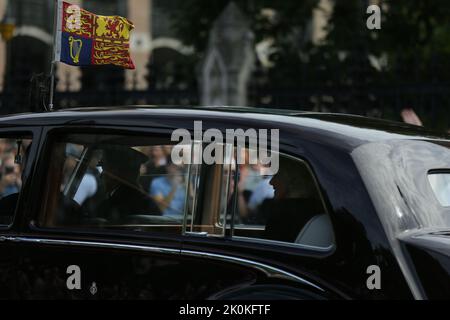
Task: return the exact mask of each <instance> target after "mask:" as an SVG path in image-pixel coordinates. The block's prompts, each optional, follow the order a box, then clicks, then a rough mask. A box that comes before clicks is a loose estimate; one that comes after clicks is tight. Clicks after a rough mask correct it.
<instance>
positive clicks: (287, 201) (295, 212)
mask: <svg viewBox="0 0 450 320" xmlns="http://www.w3.org/2000/svg"><path fill="white" fill-rule="evenodd" d="M270 184H271V185H272V187H273V189H274V199H269V200H266V201H265V202H264V203H263V205H262V206H261V210H260V211H261V214H262V215H264V216H266V217H267V223H266V231H265V238H266V239H268V240H275V241H282V242H289V243H294V242H295V241H296V239H297V236H298V235H299V233H300V231H301V230H302V229H303V227H304V226H305V225H306V224H307V222H308V221H310V220H311V218H313V217H314V216H316V215H320V214H323V213H324V212H323V206H322V204H321V201H320V199H318V198H317V195H316V194H317V192H316V187H315V184H314V181H313V179H312V177H311V174H310V173H309V172H308V169H307V168H306V167H305V165H304V164H302V163H299V162H295V161H292V160H290V159H285V158H280V169H279V171H278V173H277V174H276V175H275V176H273V178H272V179H271V180H270Z"/></svg>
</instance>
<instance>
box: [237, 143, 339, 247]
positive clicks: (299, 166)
mask: <svg viewBox="0 0 450 320" xmlns="http://www.w3.org/2000/svg"><path fill="white" fill-rule="evenodd" d="M245 152H247V153H248V150H247V151H245ZM246 156H247V157H248V154H247V155H246ZM238 178H239V183H238V186H237V199H235V207H234V208H235V210H234V230H233V232H234V236H235V237H245V238H255V239H262V240H271V241H280V242H285V243H291V244H300V245H307V246H314V247H323V248H329V247H330V246H332V245H333V244H334V233H333V229H332V225H331V221H330V218H329V215H328V214H327V211H326V209H325V206H324V204H323V201H322V198H321V196H320V193H319V190H318V188H317V185H316V183H315V180H314V177H313V176H312V173H311V171H310V170H309V168H308V166H307V165H306V163H304V162H303V161H300V160H297V159H293V158H290V157H287V156H283V155H280V165H279V171H278V173H276V174H275V175H270V170H269V168H268V167H266V166H264V165H262V164H245V165H240V167H239V177H238Z"/></svg>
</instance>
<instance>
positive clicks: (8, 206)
mask: <svg viewBox="0 0 450 320" xmlns="http://www.w3.org/2000/svg"><path fill="white" fill-rule="evenodd" d="M39 135H40V129H39V128H23V129H11V128H8V129H3V128H2V129H0V287H1V288H2V290H0V299H15V298H17V297H18V295H19V288H18V276H19V274H18V272H17V271H18V270H17V265H18V258H19V256H18V252H17V243H16V238H17V237H18V236H19V228H20V223H21V219H22V216H23V212H24V209H25V208H26V206H27V195H28V193H29V191H30V189H29V185H30V179H29V177H30V176H31V173H32V168H33V164H34V158H35V154H36V150H37V145H38V142H39Z"/></svg>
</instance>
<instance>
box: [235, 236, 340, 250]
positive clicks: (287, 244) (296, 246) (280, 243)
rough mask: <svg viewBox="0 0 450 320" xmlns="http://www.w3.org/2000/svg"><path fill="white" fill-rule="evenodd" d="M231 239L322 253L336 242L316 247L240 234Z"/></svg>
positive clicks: (331, 248) (330, 248)
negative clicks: (241, 235)
mask: <svg viewBox="0 0 450 320" xmlns="http://www.w3.org/2000/svg"><path fill="white" fill-rule="evenodd" d="M233 240H237V241H242V242H250V243H256V244H262V245H264V244H265V245H275V246H279V247H289V248H294V249H305V250H310V251H314V252H323V253H330V252H332V251H333V250H334V249H336V244H334V243H333V244H332V245H330V246H328V247H317V246H309V245H305V244H301V243H291V242H283V241H276V240H268V239H258V238H250V237H240V236H233Z"/></svg>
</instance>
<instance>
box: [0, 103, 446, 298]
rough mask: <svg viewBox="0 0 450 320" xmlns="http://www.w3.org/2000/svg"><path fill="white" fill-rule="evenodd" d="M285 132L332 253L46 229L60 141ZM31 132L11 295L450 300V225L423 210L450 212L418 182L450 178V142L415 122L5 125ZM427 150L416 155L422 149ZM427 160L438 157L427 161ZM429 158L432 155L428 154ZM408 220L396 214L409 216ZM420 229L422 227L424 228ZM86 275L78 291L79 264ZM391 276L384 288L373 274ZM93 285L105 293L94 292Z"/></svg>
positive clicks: (246, 112) (141, 116)
mask: <svg viewBox="0 0 450 320" xmlns="http://www.w3.org/2000/svg"><path fill="white" fill-rule="evenodd" d="M195 120H202V121H203V126H204V129H205V130H206V129H208V128H217V129H220V130H222V131H225V130H226V129H236V128H242V129H244V130H245V129H247V128H255V129H258V128H264V129H279V130H280V150H281V151H282V152H284V153H286V154H289V155H292V156H294V157H298V158H300V159H303V160H304V161H306V162H307V163H308V164H309V165H310V167H311V169H312V171H313V172H314V175H315V177H316V179H317V182H318V185H319V187H320V190H321V192H322V193H323V195H324V201H325V203H326V206H327V209H328V211H329V212H330V216H331V220H332V224H333V229H334V232H335V235H336V246H335V248H333V250H330V251H320V250H318V251H316V250H308V249H305V248H301V247H294V246H292V247H289V246H279V245H276V244H273V245H271V244H268V243H258V242H257V241H242V240H236V239H232V238H231V237H227V236H225V237H222V238H217V237H215V238H209V237H195V236H189V235H167V236H165V235H161V234H158V235H153V234H136V233H133V232H116V233H111V232H109V233H108V232H101V231H98V232H95V231H93V232H81V231H78V232H77V231H73V230H63V229H55V230H50V229H44V228H39V227H38V226H37V225H36V223H35V221H36V219H37V218H36V217H37V215H38V211H39V208H40V205H41V200H42V197H43V195H42V190H44V188H43V186H44V185H45V183H46V180H45V179H46V175H47V169H48V168H47V166H46V164H47V163H48V160H49V159H48V152H47V150H48V149H47V148H48V143H49V141H48V137H49V135H51V134H52V133H53V134H55V133H63V132H64V133H67V132H69V133H70V132H98V131H108V132H117V133H139V134H142V133H158V134H164V135H170V133H171V132H172V131H173V130H175V129H178V128H185V129H187V130H190V131H192V130H193V125H194V121H195ZM24 132H26V133H32V135H33V142H34V143H33V145H32V149H31V152H30V155H29V160H28V162H27V168H26V169H25V181H24V182H25V183H24V187H23V191H22V193H21V196H20V200H19V204H18V207H17V211H16V215H15V219H14V223H13V224H12V225H11V226H10V227H7V228H6V227H4V228H1V229H0V269H1V270H0V275H1V276H0V283H1V284H2V286H3V288H4V289H2V290H1V291H0V297H1V298H13V299H15V298H19V299H21V298H25V299H30V298H31V299H35V298H49V299H53V298H56V299H59V298H63V299H64V298H75V299H79V298H81V299H94V298H95V299H97V298H98V299H114V298H119V299H122V298H124V299H266V298H267V299H412V298H417V299H424V298H444V299H445V298H448V297H450V236H449V233H450V228H445V225H443V226H442V228H439V227H433V228H424V227H423V223H421V222H420V221H418V219H417V215H419V216H420V215H424V214H425V213H424V211H426V210H433V211H439V212H441V211H442V212H443V214H446V215H448V216H450V208H445V207H441V206H440V205H439V203H437V201H436V199H435V198H433V196H432V193H431V191H430V190H429V189H430V188H429V186H428V185H426V184H425V183H423V184H422V182H423V181H422V179H418V178H417V177H418V176H421V175H425V176H426V174H427V173H428V172H429V171H430V170H435V169H442V170H449V169H450V158H445V156H448V154H450V153H447V154H446V155H445V154H444V157H443V154H440V153H439V150H440V149H439V150H435V146H437V147H436V148H445V149H446V148H448V147H449V146H450V140H449V139H450V137H448V136H445V135H441V136H439V135H437V134H435V133H432V132H428V131H426V130H424V129H421V128H416V127H412V126H408V125H403V124H398V123H392V122H385V121H380V120H373V119H366V118H362V117H356V116H343V115H331V114H315V113H303V114H302V113H295V112H289V111H286V112H283V113H280V112H278V113H277V112H271V111H269V110H265V111H263V112H261V111H258V110H257V109H232V108H214V109H212V108H209V109H208V108H204V109H201V108H196V109H183V108H121V109H111V108H109V109H79V110H67V111H60V112H54V113H45V114H31V115H17V116H11V117H6V118H3V119H0V134H4V135H6V134H14V133H24ZM415 151H417V153H415ZM425 151H426V152H425ZM424 154H426V155H427V157H425V156H423V157H422V155H424ZM400 211H401V212H403V214H400V215H398V214H396V213H398V212H400ZM419 220H420V219H419ZM73 264H77V265H80V267H81V268H82V270H83V275H82V276H83V277H82V289H81V290H78V291H69V290H68V289H67V287H66V279H67V273H66V269H67V266H69V265H73ZM371 265H377V266H379V267H380V270H381V289H379V290H377V289H375V290H371V289H369V288H368V286H367V279H368V277H369V276H370V274H368V273H367V268H368V267H369V266H371ZM93 282H95V283H96V284H97V286H98V292H97V293H96V295H93V294H92V293H91V292H90V290H89V289H90V287H91V284H92V283H93Z"/></svg>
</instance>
